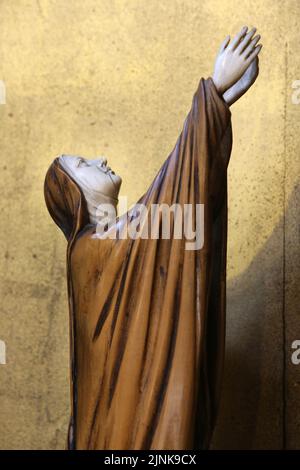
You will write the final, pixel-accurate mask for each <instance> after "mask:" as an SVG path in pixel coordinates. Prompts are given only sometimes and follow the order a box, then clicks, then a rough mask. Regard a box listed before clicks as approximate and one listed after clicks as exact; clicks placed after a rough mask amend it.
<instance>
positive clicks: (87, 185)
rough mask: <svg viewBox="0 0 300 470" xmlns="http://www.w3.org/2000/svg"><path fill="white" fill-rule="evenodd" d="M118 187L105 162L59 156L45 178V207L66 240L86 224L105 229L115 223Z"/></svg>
mask: <svg viewBox="0 0 300 470" xmlns="http://www.w3.org/2000/svg"><path fill="white" fill-rule="evenodd" d="M121 183H122V179H121V177H120V176H119V175H116V174H115V173H114V172H113V171H112V170H111V168H110V167H108V166H107V160H106V159H105V158H104V159H103V158H99V159H95V160H86V159H84V158H82V157H78V156H71V155H61V156H60V157H57V158H56V159H55V160H54V162H53V163H52V165H51V166H50V168H49V169H48V172H47V174H46V178H45V185H44V192H45V200H46V204H47V207H48V210H49V212H50V214H51V216H52V218H53V219H54V221H55V223H56V224H57V225H58V226H59V227H60V228H61V229H62V231H63V232H64V234H65V236H66V238H67V239H68V240H69V239H70V237H71V236H72V238H73V235H74V234H75V232H76V233H77V232H78V230H81V228H83V227H84V225H86V224H88V223H91V224H97V223H103V224H104V225H105V224H106V223H107V222H108V220H115V217H116V212H117V210H116V208H117V203H118V193H119V189H120V186H121ZM73 231H74V234H73Z"/></svg>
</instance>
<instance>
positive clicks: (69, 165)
mask: <svg viewBox="0 0 300 470" xmlns="http://www.w3.org/2000/svg"><path fill="white" fill-rule="evenodd" d="M60 162H61V163H62V165H63V167H64V168H65V169H66V170H67V171H68V172H69V173H70V175H71V176H72V177H73V178H74V179H75V180H76V181H77V182H78V183H79V185H80V184H82V185H83V187H84V186H85V187H87V188H89V189H90V190H94V191H96V192H97V191H100V192H102V193H103V194H105V195H106V196H108V197H110V198H115V199H116V198H118V194H119V190H120V186H121V183H122V178H121V177H120V176H119V175H117V174H115V173H114V171H112V170H111V168H110V167H109V166H107V159H106V158H105V157H103V158H97V159H94V160H89V159H86V158H83V157H79V156H73V155H62V156H61V157H60Z"/></svg>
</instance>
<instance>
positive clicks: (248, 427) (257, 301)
mask: <svg viewBox="0 0 300 470" xmlns="http://www.w3.org/2000/svg"><path fill="white" fill-rule="evenodd" d="M299 197H300V185H299V183H298V184H297V185H296V186H295V188H294V191H293V193H292V195H291V197H290V201H289V205H288V209H287V212H286V216H285V219H286V221H289V220H291V221H292V223H289V224H288V227H289V228H291V229H292V230H293V231H294V233H293V234H292V235H293V236H292V239H293V240H292V241H293V243H291V242H290V243H289V244H288V245H287V244H286V247H287V246H288V259H289V260H292V263H293V266H296V267H297V269H296V272H295V273H294V275H293V283H292V284H293V289H294V292H290V294H289V299H291V298H292V299H293V300H292V301H290V302H289V305H288V308H287V309H286V312H283V300H284V289H285V290H286V286H283V282H284V280H283V262H284V252H283V241H284V238H283V229H284V220H283V218H281V220H280V222H279V223H278V225H277V226H276V227H275V229H274V231H273V233H272V235H271V236H270V238H269V239H268V240H267V242H266V244H265V245H264V247H263V248H262V249H261V251H260V252H259V253H258V254H257V256H256V257H255V258H254V259H253V261H252V263H251V264H250V265H249V267H248V269H247V270H246V271H245V272H243V274H242V275H240V276H238V277H237V278H234V279H233V280H232V281H230V282H228V285H227V334H226V358H225V370H224V376H223V388H222V399H221V406H220V413H219V419H218V422H217V426H216V429H215V433H214V438H213V442H212V446H211V448H212V449H281V448H283V442H284V434H285V431H284V429H285V428H284V416H286V414H285V408H284V405H283V403H284V393H285V392H284V387H283V384H284V377H285V366H284V347H286V353H287V357H286V363H287V364H288V361H289V360H290V345H289V342H288V340H287V342H286V345H284V331H285V330H284V324H285V322H284V320H283V318H287V314H288V318H289V319H294V322H295V320H296V318H297V317H296V316H297V314H298V310H299V306H298V301H297V298H296V297H297V296H298V289H299V285H300V272H299V266H300V259H299V258H300V255H299V245H298V243H299V241H298V230H299V229H297V227H298V224H299V207H300V206H299V204H297V201H299ZM295 211H296V212H295ZM253 229H255V227H253ZM290 237H291V235H290V234H289V237H288V239H289V240H290ZM286 251H287V249H286ZM287 270H289V266H287ZM297 286H298V288H297ZM298 300H299V299H298ZM297 333H298V336H299V338H300V327H298V331H294V332H293V334H294V335H297ZM293 339H296V336H295V337H294V338H293ZM288 367H289V368H290V366H288ZM292 367H294V369H291V368H290V370H291V373H292V374H294V373H298V370H297V371H296V368H295V366H292ZM298 405H299V406H298V414H299V416H295V418H294V417H293V420H296V421H298V422H300V400H299V403H298ZM294 413H295V414H297V409H295V407H294ZM287 425H288V423H287ZM288 445H289V443H288V442H287V446H288Z"/></svg>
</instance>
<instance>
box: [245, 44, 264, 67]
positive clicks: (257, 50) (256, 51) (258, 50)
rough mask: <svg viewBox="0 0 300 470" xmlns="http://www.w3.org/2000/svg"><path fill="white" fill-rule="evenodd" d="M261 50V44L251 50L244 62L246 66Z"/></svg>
mask: <svg viewBox="0 0 300 470" xmlns="http://www.w3.org/2000/svg"><path fill="white" fill-rule="evenodd" d="M261 48H262V44H259V45H258V46H256V47H255V48H254V50H253V52H252V53H251V54H250V55H249V56H248V57H247V59H246V62H247V63H248V64H251V62H252V61H253V60H254V59H255V57H256V56H257V55H258V54H259V52H260V50H261Z"/></svg>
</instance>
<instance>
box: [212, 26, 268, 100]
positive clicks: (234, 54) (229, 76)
mask: <svg viewBox="0 0 300 470" xmlns="http://www.w3.org/2000/svg"><path fill="white" fill-rule="evenodd" d="M247 30H248V28H247V26H244V27H243V28H242V29H241V31H240V32H239V33H238V34H237V35H236V36H235V37H234V39H233V40H232V42H231V43H230V36H227V37H226V38H225V39H224V41H223V42H222V44H221V47H220V50H219V53H218V56H217V58H216V61H215V67H214V73H213V76H212V79H213V81H214V84H215V86H216V88H217V90H218V92H219V93H220V94H221V95H223V93H225V92H226V91H227V90H228V89H229V88H230V87H232V86H233V85H234V84H235V83H236V82H238V81H239V80H240V79H241V77H242V76H243V75H244V74H245V72H246V70H247V69H248V68H249V66H250V65H251V63H252V62H253V61H254V60H255V58H256V57H257V55H258V54H259V52H260V50H261V48H262V45H261V44H259V45H257V43H258V41H259V39H260V35H259V34H258V35H257V36H255V37H253V36H254V34H255V32H256V28H252V29H251V30H250V31H249V32H248V33H247ZM250 69H251V68H250Z"/></svg>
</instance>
